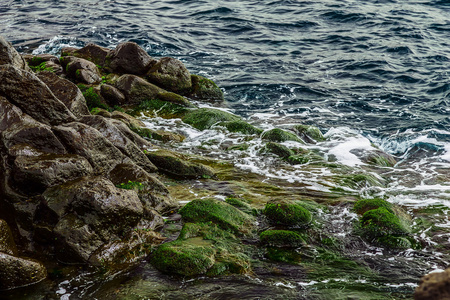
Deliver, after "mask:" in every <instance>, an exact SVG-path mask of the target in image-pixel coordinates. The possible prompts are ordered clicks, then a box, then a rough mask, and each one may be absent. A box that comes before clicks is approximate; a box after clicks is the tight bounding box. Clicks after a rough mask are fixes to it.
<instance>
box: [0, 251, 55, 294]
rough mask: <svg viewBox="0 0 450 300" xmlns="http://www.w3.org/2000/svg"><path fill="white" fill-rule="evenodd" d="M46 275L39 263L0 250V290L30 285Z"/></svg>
mask: <svg viewBox="0 0 450 300" xmlns="http://www.w3.org/2000/svg"><path fill="white" fill-rule="evenodd" d="M46 277H47V271H46V269H45V267H44V266H43V265H42V264H41V263H39V262H37V261H34V260H29V259H24V258H19V257H16V256H12V255H9V254H6V253H1V252H0V290H6V289H12V288H18V287H22V286H26V285H30V284H33V283H37V282H39V281H42V280H44V279H45V278H46Z"/></svg>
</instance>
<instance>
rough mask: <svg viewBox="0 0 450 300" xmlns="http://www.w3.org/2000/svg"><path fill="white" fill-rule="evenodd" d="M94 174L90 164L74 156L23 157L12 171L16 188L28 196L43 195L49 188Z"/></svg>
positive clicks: (17, 161)
mask: <svg viewBox="0 0 450 300" xmlns="http://www.w3.org/2000/svg"><path fill="white" fill-rule="evenodd" d="M92 173H93V169H92V167H91V165H90V164H89V162H88V161H87V160H86V159H85V158H83V157H81V156H78V155H73V154H65V155H57V154H44V155H40V156H24V155H22V156H18V157H16V159H15V160H14V167H13V169H12V177H13V179H14V182H15V186H16V187H17V189H18V190H20V191H23V192H24V193H26V194H28V195H33V194H41V193H43V192H44V191H45V189H46V188H48V187H51V186H53V185H57V184H61V183H64V182H66V181H69V180H74V179H76V178H79V177H82V176H87V175H90V174H92Z"/></svg>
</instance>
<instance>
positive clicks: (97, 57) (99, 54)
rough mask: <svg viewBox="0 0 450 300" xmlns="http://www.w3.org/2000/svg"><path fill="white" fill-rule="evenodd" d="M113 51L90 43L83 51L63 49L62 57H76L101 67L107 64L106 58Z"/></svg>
mask: <svg viewBox="0 0 450 300" xmlns="http://www.w3.org/2000/svg"><path fill="white" fill-rule="evenodd" d="M110 51H111V50H110V49H108V48H105V47H100V46H98V45H96V44H93V43H88V44H87V45H86V46H84V47H83V48H81V49H75V48H63V49H61V56H76V57H80V58H83V59H86V60H89V61H91V62H93V63H95V64H97V65H99V66H103V65H104V64H105V59H106V56H107V55H108V54H109V52H110Z"/></svg>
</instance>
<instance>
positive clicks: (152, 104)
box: [135, 94, 189, 119]
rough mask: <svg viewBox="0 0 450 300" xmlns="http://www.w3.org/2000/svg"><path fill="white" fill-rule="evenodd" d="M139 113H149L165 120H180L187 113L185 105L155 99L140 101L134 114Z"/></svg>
mask: <svg viewBox="0 0 450 300" xmlns="http://www.w3.org/2000/svg"><path fill="white" fill-rule="evenodd" d="M158 95H161V94H158ZM180 97H181V96H180ZM139 111H145V112H151V113H152V114H153V115H157V116H159V117H161V118H166V119H172V118H180V117H183V116H184V115H185V114H186V113H187V112H189V110H188V108H186V106H185V105H179V104H176V103H173V102H169V101H164V100H160V99H156V98H154V99H150V100H144V101H142V102H141V103H140V104H139V105H138V107H137V108H136V109H135V113H136V112H139Z"/></svg>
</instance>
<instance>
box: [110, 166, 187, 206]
mask: <svg viewBox="0 0 450 300" xmlns="http://www.w3.org/2000/svg"><path fill="white" fill-rule="evenodd" d="M109 179H110V180H111V181H112V182H113V183H114V184H115V185H116V186H119V187H121V188H124V189H130V190H135V191H136V192H137V193H138V196H139V199H141V202H142V204H143V206H144V210H145V211H149V210H156V211H157V212H159V213H161V214H162V213H166V212H169V211H171V210H173V209H175V208H177V207H178V203H177V202H176V201H175V200H174V199H172V198H171V197H170V195H169V190H168V189H167V188H166V187H165V186H164V184H163V183H162V182H161V181H159V180H158V179H157V178H155V177H154V176H152V175H150V174H148V173H147V172H146V171H144V170H143V169H141V168H139V167H136V166H135V165H130V164H119V165H117V166H116V167H115V168H114V169H113V170H112V171H111V172H110V173H109Z"/></svg>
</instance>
